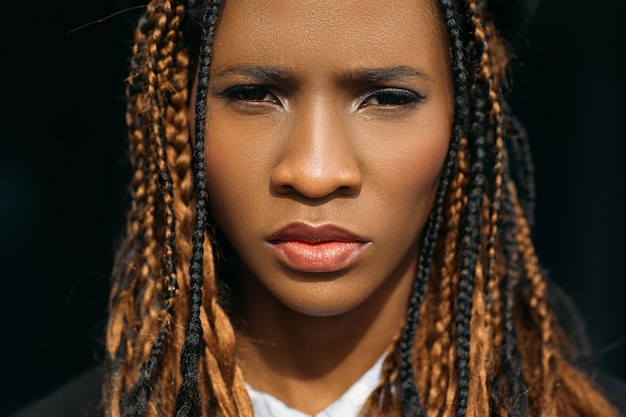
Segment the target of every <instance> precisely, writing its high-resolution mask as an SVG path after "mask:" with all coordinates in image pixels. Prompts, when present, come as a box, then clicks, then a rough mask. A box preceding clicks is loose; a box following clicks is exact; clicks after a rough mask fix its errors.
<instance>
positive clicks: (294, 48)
mask: <svg viewBox="0 0 626 417" xmlns="http://www.w3.org/2000/svg"><path fill="white" fill-rule="evenodd" d="M448 51H449V48H448V44H447V38H446V35H445V29H444V28H443V26H442V23H441V21H440V18H439V15H438V11H437V9H436V5H435V4H434V2H433V1H432V0H397V1H394V3H393V7H389V5H388V4H387V3H386V2H379V1H373V0H359V1H352V0H345V1H340V2H336V1H334V0H299V1H290V0H269V1H264V2H258V1H252V0H228V1H226V2H225V5H224V8H223V10H222V13H221V16H220V20H219V23H218V28H217V32H216V39H215V47H214V54H213V62H212V67H211V81H210V86H209V92H208V113H207V141H206V149H205V151H206V169H207V179H208V188H209V195H210V203H211V207H212V209H213V211H214V215H215V218H216V220H217V222H218V225H219V226H220V228H221V229H222V230H223V232H224V234H225V235H226V237H227V238H228V240H229V242H230V243H231V244H232V246H233V248H234V249H235V251H236V253H237V255H238V259H239V262H238V264H239V271H238V275H237V280H238V284H239V285H238V286H239V291H240V293H239V294H238V297H239V299H240V301H241V305H242V311H241V316H242V318H243V320H244V323H245V325H244V326H242V328H241V329H238V351H237V357H238V361H239V365H240V367H241V369H242V370H243V373H244V376H245V378H246V381H247V382H248V383H249V384H250V385H251V386H253V387H254V388H256V389H258V390H261V391H264V392H268V393H270V394H272V395H274V396H275V397H277V398H278V399H280V400H282V401H283V402H284V403H286V404H287V405H288V406H290V407H293V408H296V409H299V410H301V411H303V412H305V413H307V414H311V415H313V414H315V413H317V412H319V411H321V410H323V409H324V408H325V407H327V406H328V405H330V404H331V403H332V402H334V401H335V400H337V399H338V398H339V397H340V396H341V394H343V393H344V392H345V391H346V390H347V389H348V388H349V387H350V386H351V385H352V384H353V383H354V382H355V381H356V380H357V379H358V378H359V377H360V376H361V375H362V374H363V373H364V372H365V371H366V370H367V369H369V367H371V366H372V365H373V363H374V362H376V360H378V359H379V358H380V357H381V355H383V354H384V352H385V351H386V349H387V348H388V347H389V345H390V343H391V341H392V339H393V338H394V336H396V335H397V333H398V331H399V329H400V328H401V326H402V323H403V320H404V316H405V314H406V308H407V302H408V297H409V295H410V292H411V284H412V281H413V278H414V275H415V269H416V263H417V260H418V257H419V245H420V239H421V234H422V232H423V229H424V226H425V223H426V220H427V218H428V214H429V212H430V210H431V208H432V204H433V200H434V196H435V193H436V189H437V185H438V182H439V176H440V173H441V170H442V165H443V161H444V159H445V155H446V152H447V149H448V145H449V141H450V136H451V126H452V119H453V112H454V110H453V86H452V81H451V71H450V63H449V52H448ZM293 222H303V223H306V224H308V225H313V226H318V225H328V224H332V225H336V226H340V227H342V228H343V229H346V230H349V231H350V232H352V233H354V234H356V235H358V236H359V237H360V238H362V239H363V240H364V241H366V242H367V243H366V245H365V246H366V247H365V249H364V250H363V251H362V253H360V255H359V256H358V257H357V258H356V259H355V260H354V261H353V262H350V263H349V265H347V266H345V267H341V268H339V269H338V270H333V271H331V272H310V271H301V270H294V269H293V268H290V267H289V266H288V265H285V263H284V262H282V261H281V260H280V258H279V257H278V256H277V254H276V252H275V250H274V249H273V248H272V246H271V245H269V244H268V242H267V238H268V236H271V235H272V234H274V233H275V232H276V231H277V230H279V229H280V228H282V227H284V226H285V225H287V224H290V223H293Z"/></svg>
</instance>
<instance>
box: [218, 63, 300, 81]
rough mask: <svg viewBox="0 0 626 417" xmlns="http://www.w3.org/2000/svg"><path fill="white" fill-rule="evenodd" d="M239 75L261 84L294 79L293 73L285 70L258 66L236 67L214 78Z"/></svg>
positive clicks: (227, 69) (219, 73)
mask: <svg viewBox="0 0 626 417" xmlns="http://www.w3.org/2000/svg"><path fill="white" fill-rule="evenodd" d="M227 75H239V76H244V77H246V78H249V79H251V80H254V81H257V82H260V83H280V82H284V81H288V80H290V79H293V75H292V72H291V71H289V70H286V69H283V68H277V67H266V66H258V65H235V66H233V67H230V68H226V69H225V70H223V71H220V72H218V73H217V74H215V76H214V78H219V77H223V76H227Z"/></svg>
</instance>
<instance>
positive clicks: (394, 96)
mask: <svg viewBox="0 0 626 417" xmlns="http://www.w3.org/2000/svg"><path fill="white" fill-rule="evenodd" d="M423 100H424V96H422V95H421V94H418V93H415V92H413V91H410V90H405V89H401V88H383V89H379V90H375V91H374V92H372V93H370V94H369V95H367V97H366V98H365V100H363V102H362V103H361V105H360V107H361V108H363V107H370V106H379V107H395V106H404V105H409V104H416V103H421V102H422V101H423Z"/></svg>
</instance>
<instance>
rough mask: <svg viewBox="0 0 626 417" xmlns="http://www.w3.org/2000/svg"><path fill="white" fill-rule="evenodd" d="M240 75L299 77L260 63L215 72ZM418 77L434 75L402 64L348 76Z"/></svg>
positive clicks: (364, 79) (366, 79) (378, 79)
mask: <svg viewBox="0 0 626 417" xmlns="http://www.w3.org/2000/svg"><path fill="white" fill-rule="evenodd" d="M227 75H239V76H243V77H246V78H249V79H250V80H253V81H256V82H259V83H281V82H286V81H289V80H294V79H295V78H297V77H296V76H295V75H294V73H293V71H291V70H289V69H285V68H280V67H271V66H260V65H245V64H244V65H235V66H233V67H229V68H226V69H225V70H222V71H220V72H218V73H217V74H215V76H214V78H219V77H223V76H227ZM413 78H418V79H421V80H424V81H428V82H431V81H432V77H430V76H429V75H428V74H426V73H425V72H423V71H420V70H418V69H416V68H413V67H410V66H406V65H400V66H394V67H381V68H357V69H354V70H352V71H350V73H349V74H348V76H347V81H348V82H350V83H359V84H378V83H385V82H390V81H398V80H406V79H413Z"/></svg>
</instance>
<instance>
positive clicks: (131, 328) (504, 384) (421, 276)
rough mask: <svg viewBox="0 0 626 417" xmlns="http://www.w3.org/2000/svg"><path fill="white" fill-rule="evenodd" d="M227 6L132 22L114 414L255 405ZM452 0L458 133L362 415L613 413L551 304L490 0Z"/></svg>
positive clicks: (116, 287)
mask: <svg viewBox="0 0 626 417" xmlns="http://www.w3.org/2000/svg"><path fill="white" fill-rule="evenodd" d="M220 3H221V1H220V0H186V1H185V0H152V1H151V2H150V3H149V4H148V6H147V9H146V12H145V13H144V15H143V16H142V17H141V19H140V20H139V23H138V26H137V29H136V32H135V43H134V46H133V50H132V59H131V62H130V76H129V78H128V82H127V91H126V93H127V97H128V109H127V125H128V131H129V143H130V150H129V155H130V160H131V163H132V165H133V172H134V174H133V177H132V181H131V184H130V188H129V192H130V196H131V202H132V203H131V206H130V208H129V210H128V213H127V225H126V229H125V236H124V240H123V242H122V245H121V246H120V248H119V250H118V254H117V258H116V261H115V267H114V271H113V282H112V289H111V295H110V302H109V310H110V314H109V322H108V327H107V336H106V355H107V373H106V379H105V383H104V387H103V399H104V406H105V411H106V415H107V416H112V417H120V416H124V417H130V416H137V417H138V416H157V415H158V416H167V415H174V416H181V417H182V416H200V415H210V416H224V417H226V416H228V417H235V416H240V417H252V416H253V415H254V412H253V409H252V406H251V403H250V399H249V397H248V394H247V391H246V385H245V381H244V379H243V376H242V373H241V370H240V369H239V367H238V366H237V363H236V360H235V333H234V329H233V323H232V321H231V319H230V318H229V315H228V312H227V311H226V306H225V304H224V303H225V299H226V297H225V296H224V294H223V292H222V290H223V288H222V286H221V281H220V279H218V276H217V269H216V261H217V255H218V253H219V252H218V251H219V245H218V243H217V240H218V239H216V238H215V237H214V233H212V230H211V228H210V223H211V221H210V219H209V215H208V207H207V204H208V199H207V185H206V176H205V161H204V140H205V133H204V130H205V122H206V120H205V116H206V103H207V97H206V93H207V89H208V85H209V69H210V65H211V59H212V49H213V48H212V46H213V40H214V37H215V31H216V29H217V25H218V17H219V12H220ZM438 4H439V8H440V14H441V18H442V21H443V22H444V24H445V27H446V29H447V33H448V38H449V45H450V57H451V69H452V75H453V80H454V89H455V91H454V92H455V101H454V108H455V113H454V114H455V116H454V121H453V127H452V137H451V141H450V146H449V150H448V153H447V157H446V160H445V162H444V167H443V172H442V175H441V180H440V183H439V187H438V190H437V194H436V198H435V202H434V205H433V208H432V210H431V213H430V216H429V219H428V222H427V225H426V230H425V233H424V237H423V242H422V245H421V248H422V249H421V252H420V257H419V263H418V267H417V271H416V276H415V280H414V283H413V289H412V293H411V297H410V302H409V307H408V310H407V313H406V320H405V324H404V327H403V328H402V332H401V334H400V335H399V336H398V337H397V339H396V340H394V341H393V343H392V344H391V345H390V347H389V351H388V354H387V356H386V358H385V360H384V363H383V368H382V378H381V381H380V382H379V385H378V387H377V388H376V389H375V390H374V391H373V392H372V393H371V395H370V396H369V398H368V400H367V402H366V404H365V406H364V408H363V410H362V411H361V415H362V416H368V417H369V416H406V417H409V416H410V417H418V416H419V417H421V416H446V417H448V416H457V417H461V416H466V415H468V416H511V417H522V416H533V417H535V416H537V417H555V416H562V415H580V416H589V417H591V416H598V415H602V416H613V415H616V412H615V411H614V410H613V409H612V408H611V406H610V405H609V404H608V402H607V401H606V400H605V399H604V397H603V396H602V394H601V392H600V391H599V389H598V388H596V387H595V386H594V384H593V382H592V381H591V379H589V378H588V377H587V376H585V375H584V374H583V373H582V372H581V371H579V370H578V369H577V368H576V367H575V366H574V365H573V364H572V361H573V359H574V357H573V354H574V351H575V350H574V349H573V347H572V346H571V344H570V343H569V342H568V341H567V339H566V338H565V336H564V334H563V331H562V330H561V329H560V327H559V325H558V322H557V320H556V318H555V316H554V314H553V312H552V310H551V309H550V306H549V305H548V301H547V283H546V280H545V277H544V276H543V273H542V272H541V269H540V265H539V262H538V259H537V256H536V253H535V250H534V246H533V243H532V239H531V224H532V210H533V206H534V187H533V176H532V174H533V168H532V163H531V159H530V154H529V152H528V143H527V140H526V136H525V132H524V130H523V128H522V127H521V126H520V125H519V123H518V122H517V120H516V119H515V118H514V116H513V115H512V114H511V112H510V109H509V107H508V106H507V103H506V102H505V99H504V95H503V92H502V86H503V84H504V82H505V81H506V69H507V63H508V56H509V54H508V48H507V45H506V43H505V41H504V39H503V38H502V37H501V36H499V34H498V33H497V30H496V26H495V23H494V21H493V19H492V16H491V15H490V14H489V12H488V10H487V8H486V6H485V1H483V0H438ZM194 80H197V82H195V84H194ZM194 85H195V91H193V88H194ZM192 105H193V106H195V108H194V109H192V108H191V106H192ZM191 111H193V113H194V114H195V121H194V123H195V125H194V126H190V121H189V118H188V114H189V113H190V112H191ZM192 128H193V129H194V132H195V141H192V140H191V136H190V131H191V129H192Z"/></svg>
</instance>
